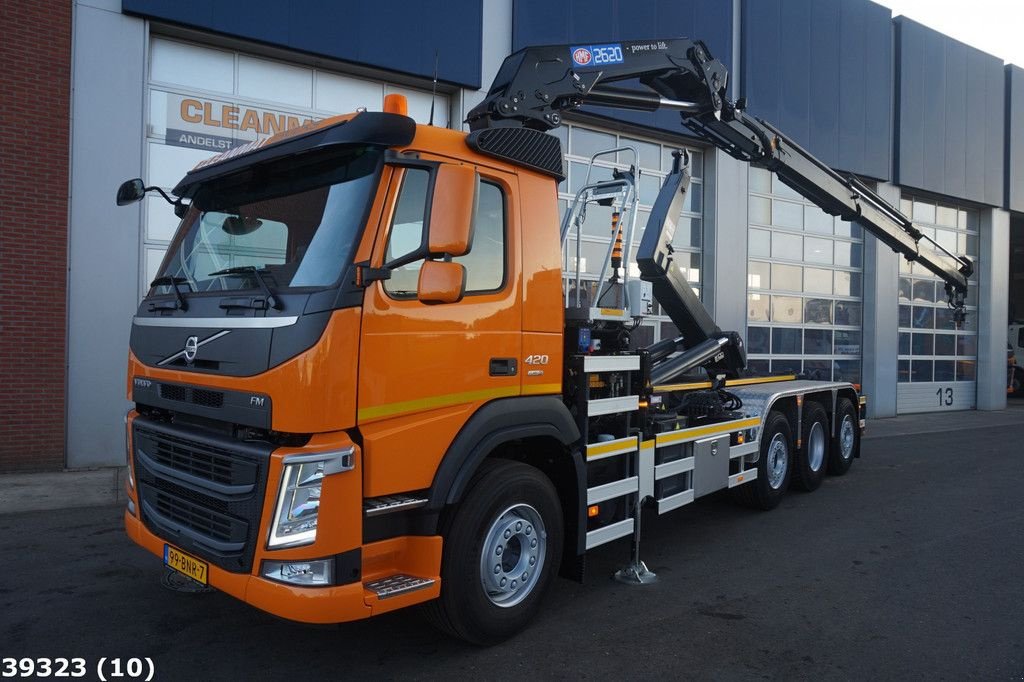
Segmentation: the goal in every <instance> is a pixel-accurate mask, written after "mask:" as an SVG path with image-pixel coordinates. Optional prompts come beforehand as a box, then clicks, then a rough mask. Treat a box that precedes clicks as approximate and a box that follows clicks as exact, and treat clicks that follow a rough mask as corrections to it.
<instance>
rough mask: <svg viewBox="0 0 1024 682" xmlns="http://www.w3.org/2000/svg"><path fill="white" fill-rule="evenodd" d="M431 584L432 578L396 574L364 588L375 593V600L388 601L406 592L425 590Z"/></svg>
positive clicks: (368, 584) (367, 584)
mask: <svg viewBox="0 0 1024 682" xmlns="http://www.w3.org/2000/svg"><path fill="white" fill-rule="evenodd" d="M433 584H434V580H433V579H432V578H417V577H416V576H413V575H405V574H404V573H398V574H396V575H389V576H387V577H386V578H381V579H379V580H374V581H373V582H371V583H366V584H365V585H364V587H365V588H366V589H368V590H370V591H371V592H373V593H375V594H376V595H377V599H388V598H389V597H397V596H398V595H400V594H405V593H407V592H415V591H416V590H422V589H426V588H428V587H430V586H431V585H433Z"/></svg>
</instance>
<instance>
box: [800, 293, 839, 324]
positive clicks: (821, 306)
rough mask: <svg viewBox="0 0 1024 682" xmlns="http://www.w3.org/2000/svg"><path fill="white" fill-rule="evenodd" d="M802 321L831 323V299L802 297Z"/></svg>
mask: <svg viewBox="0 0 1024 682" xmlns="http://www.w3.org/2000/svg"><path fill="white" fill-rule="evenodd" d="M804 322H806V323H808V324H832V301H830V300H829V299H827V298H807V299H804Z"/></svg>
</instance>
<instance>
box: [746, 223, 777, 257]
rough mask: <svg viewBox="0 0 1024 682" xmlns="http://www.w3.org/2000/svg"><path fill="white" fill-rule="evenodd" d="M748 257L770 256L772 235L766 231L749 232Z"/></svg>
mask: <svg viewBox="0 0 1024 682" xmlns="http://www.w3.org/2000/svg"><path fill="white" fill-rule="evenodd" d="M749 248H750V255H751V256H770V255H772V233H771V232H769V231H768V230H754V229H751V230H750V245H749Z"/></svg>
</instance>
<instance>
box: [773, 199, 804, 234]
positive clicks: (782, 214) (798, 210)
mask: <svg viewBox="0 0 1024 682" xmlns="http://www.w3.org/2000/svg"><path fill="white" fill-rule="evenodd" d="M772 225H775V226H777V227H790V228H793V229H796V230H799V229H802V228H803V226H804V211H803V206H801V205H800V204H794V203H792V202H789V201H779V200H778V199H772Z"/></svg>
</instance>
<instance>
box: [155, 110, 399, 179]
mask: <svg viewBox="0 0 1024 682" xmlns="http://www.w3.org/2000/svg"><path fill="white" fill-rule="evenodd" d="M415 135H416V122H415V121H413V120H412V119H411V118H409V117H408V116H402V115H399V114H387V113H380V112H362V113H358V114H355V115H354V116H340V117H337V118H331V119H326V120H324V121H321V122H319V123H316V124H313V125H312V126H310V127H309V128H300V129H297V130H294V131H288V132H287V133H280V134H278V135H274V136H273V137H268V138H266V139H263V140H257V141H255V142H250V143H249V144H245V145H242V146H240V147H235V148H234V149H230V150H228V151H226V152H224V153H223V154H218V155H217V156H214V157H212V158H210V159H207V160H205V161H203V162H201V163H199V164H198V165H197V166H196V167H195V168H193V169H192V170H190V171H189V172H188V174H187V175H185V177H184V179H182V181H181V182H179V183H178V186H177V187H175V188H174V194H176V195H177V196H179V197H182V198H183V199H191V198H192V197H193V195H194V194H195V192H196V189H197V188H198V187H199V186H200V185H202V184H203V183H206V182H209V181H210V180H214V179H217V178H221V177H224V176H227V175H230V174H232V173H235V172H237V171H239V170H241V169H243V168H247V167H249V166H252V165H255V164H262V163H267V162H270V161H279V160H281V159H284V158H287V157H289V156H295V155H298V154H304V153H307V152H310V151H313V150H320V149H327V148H330V147H335V146H344V145H372V146H378V147H404V146H406V145H409V144H411V143H412V140H413V137H414V136H415Z"/></svg>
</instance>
